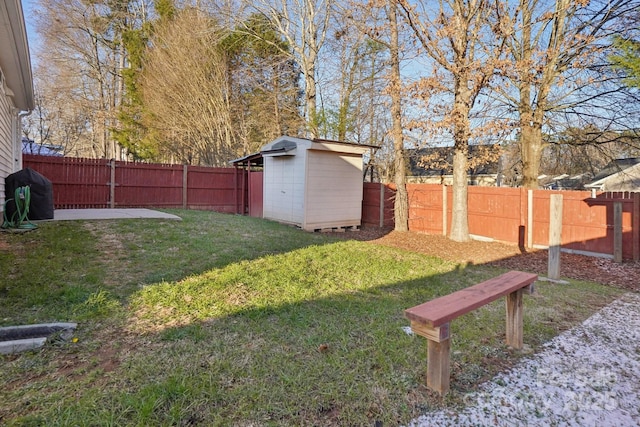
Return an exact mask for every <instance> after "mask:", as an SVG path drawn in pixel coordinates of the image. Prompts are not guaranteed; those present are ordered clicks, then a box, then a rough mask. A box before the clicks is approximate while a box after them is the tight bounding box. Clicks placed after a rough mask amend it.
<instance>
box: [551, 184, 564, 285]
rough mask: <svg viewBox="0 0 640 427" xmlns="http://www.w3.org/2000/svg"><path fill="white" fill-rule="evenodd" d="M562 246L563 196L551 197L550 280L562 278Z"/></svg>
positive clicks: (554, 195) (555, 195) (553, 195)
mask: <svg viewBox="0 0 640 427" xmlns="http://www.w3.org/2000/svg"><path fill="white" fill-rule="evenodd" d="M561 244H562V194H552V195H551V206H550V209H549V271H548V276H549V278H550V279H559V278H560V246H561Z"/></svg>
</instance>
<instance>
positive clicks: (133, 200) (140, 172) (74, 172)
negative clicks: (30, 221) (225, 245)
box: [23, 154, 246, 213]
mask: <svg viewBox="0 0 640 427" xmlns="http://www.w3.org/2000/svg"><path fill="white" fill-rule="evenodd" d="M23 165H24V167H25V168H26V167H30V168H32V169H34V170H36V171H37V172H39V173H41V174H42V175H44V176H45V177H47V178H48V179H49V180H50V181H51V182H52V183H53V198H54V207H55V208H56V209H74V208H85V209H86V208H109V207H121V208H123V207H164V208H180V207H185V208H187V207H188V208H190V209H206V210H213V211H217V212H228V213H235V212H236V209H237V203H238V200H240V197H241V195H240V194H237V195H236V193H241V192H242V191H243V190H242V189H241V188H240V187H239V186H238V187H236V183H237V180H238V178H237V177H236V174H240V173H241V171H237V170H236V169H234V168H211V167H202V166H183V165H164V164H147V163H130V162H119V161H111V160H105V159H80V158H71V157H51V156H37V155H28V154H25V155H23ZM112 187H113V188H112ZM244 191H246V189H245V190H244Z"/></svg>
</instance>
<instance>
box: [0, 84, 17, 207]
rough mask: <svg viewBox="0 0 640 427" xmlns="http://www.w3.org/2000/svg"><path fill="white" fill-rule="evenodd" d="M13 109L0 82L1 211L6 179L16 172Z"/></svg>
mask: <svg viewBox="0 0 640 427" xmlns="http://www.w3.org/2000/svg"><path fill="white" fill-rule="evenodd" d="M12 110H13V108H12V103H11V100H10V99H9V98H8V97H7V96H6V95H5V91H4V84H3V83H2V82H0V211H2V210H4V201H5V192H4V179H5V177H6V176H7V175H10V174H12V173H13V172H15V170H14V168H15V159H14V147H15V135H14V132H15V129H14V122H15V116H14V115H13V114H12Z"/></svg>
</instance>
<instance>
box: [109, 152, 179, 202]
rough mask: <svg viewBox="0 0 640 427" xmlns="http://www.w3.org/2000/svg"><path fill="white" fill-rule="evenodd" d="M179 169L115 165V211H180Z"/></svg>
mask: <svg viewBox="0 0 640 427" xmlns="http://www.w3.org/2000/svg"><path fill="white" fill-rule="evenodd" d="M182 178H183V173H182V165H162V164H147V163H127V162H115V199H114V201H115V203H114V205H115V207H130V208H131V207H145V206H153V207H164V208H178V207H182Z"/></svg>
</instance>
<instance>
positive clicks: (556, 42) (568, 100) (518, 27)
mask: <svg viewBox="0 0 640 427" xmlns="http://www.w3.org/2000/svg"><path fill="white" fill-rule="evenodd" d="M587 3H589V2H584V1H576V0H555V1H553V2H542V1H531V0H521V1H519V3H518V5H517V7H512V8H509V7H508V6H504V5H503V6H501V5H499V4H498V7H497V9H496V10H497V15H498V17H499V18H500V21H499V25H496V28H498V29H499V30H500V32H501V35H507V36H508V54H509V58H508V60H507V61H506V62H504V63H503V69H502V75H503V76H504V77H505V78H504V79H503V80H501V81H500V84H499V85H496V90H497V92H498V93H500V95H501V97H502V99H503V100H504V102H505V103H506V104H507V111H506V112H505V114H509V111H510V110H511V111H513V110H515V111H517V115H518V125H517V127H518V130H519V134H520V138H519V144H520V153H521V156H522V174H523V181H522V185H523V186H525V187H528V188H537V186H538V175H539V168H540V162H541V156H542V152H543V148H544V146H545V142H544V128H545V127H546V128H556V130H557V131H561V129H558V128H557V126H558V125H559V122H561V121H563V118H568V117H571V119H570V121H569V122H570V124H572V125H574V126H575V125H577V124H578V123H579V122H580V121H582V119H586V120H585V122H584V125H585V126H586V125H588V124H590V123H594V122H597V121H602V120H603V121H608V122H609V123H610V124H611V125H613V123H614V122H613V121H612V120H617V121H618V122H620V121H621V118H622V116H626V114H624V112H623V111H622V110H618V111H617V112H614V110H613V109H615V108H616V104H618V103H619V102H620V98H617V100H616V101H612V96H614V95H615V96H617V94H619V93H620V87H621V85H620V84H619V83H616V82H615V80H616V79H614V78H613V76H612V75H611V74H608V75H607V74H603V73H602V72H601V71H602V70H603V67H602V65H599V64H598V62H599V61H600V62H604V59H605V58H606V56H607V52H608V49H609V46H608V45H609V42H610V38H611V37H612V35H614V34H616V33H617V32H619V31H621V29H622V26H621V18H622V17H623V16H624V15H625V14H627V13H629V12H630V11H632V10H634V9H637V7H638V3H637V2H634V1H628V0H615V1H593V2H590V4H587ZM607 110H609V111H607ZM598 111H599V112H598ZM607 116H608V117H607ZM615 116H618V117H617V118H616V117H615ZM571 122H573V123H571ZM565 126H566V125H565Z"/></svg>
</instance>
